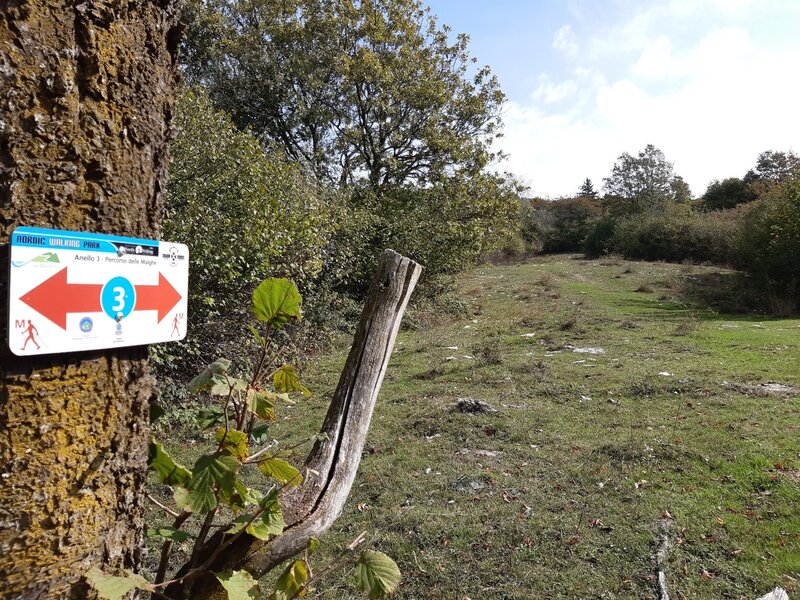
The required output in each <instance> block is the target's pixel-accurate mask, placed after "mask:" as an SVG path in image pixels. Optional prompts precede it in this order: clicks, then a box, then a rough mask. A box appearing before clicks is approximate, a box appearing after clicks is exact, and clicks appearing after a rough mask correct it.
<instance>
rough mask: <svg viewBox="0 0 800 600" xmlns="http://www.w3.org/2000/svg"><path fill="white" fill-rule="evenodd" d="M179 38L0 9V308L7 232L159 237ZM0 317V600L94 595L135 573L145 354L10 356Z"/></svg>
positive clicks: (103, 14) (88, 6)
mask: <svg viewBox="0 0 800 600" xmlns="http://www.w3.org/2000/svg"><path fill="white" fill-rule="evenodd" d="M177 42H178V32H177V28H176V2H175V0H85V1H81V0H75V1H68V0H1V1H0V298H2V301H0V302H2V304H3V305H6V304H7V303H6V295H7V287H8V269H7V261H8V241H9V236H10V234H11V232H12V230H13V229H14V228H15V227H17V226H21V225H28V226H38V227H51V228H57V229H74V230H81V231H96V232H104V233H113V234H117V235H128V236H135V237H143V238H157V237H158V233H159V232H158V219H159V215H160V212H161V202H162V200H161V195H162V185H163V178H164V173H165V168H166V165H167V156H166V149H167V143H168V141H169V137H170V129H169V123H170V119H171V112H172V104H173V98H174V85H175V78H176V67H175V58H176V46H177ZM6 311H7V309H6V308H4V309H3V310H2V313H3V314H2V316H1V317H0V318H2V325H0V338H2V348H1V349H0V597H3V598H87V597H91V596H92V592H91V591H90V590H88V589H87V586H86V584H85V581H84V580H83V579H82V574H83V573H85V572H86V571H87V570H88V569H89V568H90V567H91V566H99V567H102V568H104V569H105V570H106V571H108V572H117V571H119V570H121V569H122V568H123V567H125V568H134V569H135V568H136V566H137V564H138V562H139V552H138V549H139V548H140V544H141V539H140V535H141V534H140V531H141V529H142V527H141V526H142V524H143V523H142V519H143V515H142V506H141V495H140V490H141V487H142V483H143V480H144V473H145V468H146V457H147V430H148V425H147V415H148V407H149V403H150V397H151V395H152V381H151V378H150V376H149V373H148V365H147V351H146V349H145V348H134V349H128V350H122V351H114V352H97V353H92V354H87V353H83V354H75V355H53V356H51V357H46V356H44V357H38V358H18V357H15V356H13V355H12V354H11V353H10V352H9V351H8V349H7V347H6V339H7V335H8V331H7V314H6ZM15 333H16V332H15V331H12V332H11V335H12V336H13V335H14V334H15Z"/></svg>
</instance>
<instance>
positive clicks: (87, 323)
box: [78, 317, 94, 333]
mask: <svg viewBox="0 0 800 600" xmlns="http://www.w3.org/2000/svg"><path fill="white" fill-rule="evenodd" d="M78 326H79V327H80V328H81V331H82V332H83V333H89V332H90V331H91V330H92V327H93V326H94V323H92V320H91V319H90V318H89V317H83V318H82V319H81V322H80V323H79V324H78Z"/></svg>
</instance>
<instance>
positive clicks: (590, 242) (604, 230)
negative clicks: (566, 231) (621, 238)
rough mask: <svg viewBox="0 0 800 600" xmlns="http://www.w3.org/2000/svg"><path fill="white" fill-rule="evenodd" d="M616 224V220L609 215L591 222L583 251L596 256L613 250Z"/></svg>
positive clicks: (592, 256) (587, 254)
mask: <svg viewBox="0 0 800 600" xmlns="http://www.w3.org/2000/svg"><path fill="white" fill-rule="evenodd" d="M616 224H617V222H616V220H615V219H613V218H612V217H609V216H604V217H601V218H599V219H596V220H594V221H593V222H592V223H590V224H589V230H588V232H587V233H586V238H585V239H584V240H583V251H584V253H586V256H589V257H591V258H596V257H598V256H602V255H604V254H608V253H609V252H611V251H612V250H613V248H612V246H611V244H612V240H613V239H614V229H615V227H616Z"/></svg>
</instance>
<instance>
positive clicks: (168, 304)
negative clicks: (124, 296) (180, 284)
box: [134, 273, 181, 323]
mask: <svg viewBox="0 0 800 600" xmlns="http://www.w3.org/2000/svg"><path fill="white" fill-rule="evenodd" d="M180 300H181V295H180V294H179V293H178V290H176V289H175V288H174V287H172V284H171V283H170V282H169V281H168V280H167V278H166V277H164V276H163V275H162V274H161V273H159V274H158V285H137V286H136V307H135V308H134V310H135V311H140V310H157V311H158V322H159V323H161V321H163V320H164V317H166V316H167V315H168V314H169V311H171V310H172V309H173V308H175V305H176V304H177V303H178V302H180Z"/></svg>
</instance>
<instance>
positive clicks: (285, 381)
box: [272, 365, 311, 397]
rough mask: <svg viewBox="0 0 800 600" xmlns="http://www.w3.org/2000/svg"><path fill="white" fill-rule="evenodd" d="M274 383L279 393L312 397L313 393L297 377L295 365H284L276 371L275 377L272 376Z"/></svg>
mask: <svg viewBox="0 0 800 600" xmlns="http://www.w3.org/2000/svg"><path fill="white" fill-rule="evenodd" d="M272 383H273V385H274V386H275V390H276V391H278V392H286V393H288V392H302V393H303V395H304V396H306V397H308V396H310V395H311V391H310V390H309V389H308V388H307V387H306V386H304V385H303V384H302V383H300V377H299V376H298V375H297V369H296V368H295V366H294V365H283V366H282V367H281V368H280V369H278V370H277V371H275V375H273V376H272Z"/></svg>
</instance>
